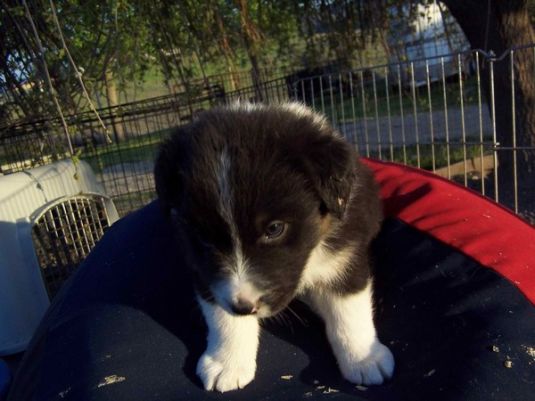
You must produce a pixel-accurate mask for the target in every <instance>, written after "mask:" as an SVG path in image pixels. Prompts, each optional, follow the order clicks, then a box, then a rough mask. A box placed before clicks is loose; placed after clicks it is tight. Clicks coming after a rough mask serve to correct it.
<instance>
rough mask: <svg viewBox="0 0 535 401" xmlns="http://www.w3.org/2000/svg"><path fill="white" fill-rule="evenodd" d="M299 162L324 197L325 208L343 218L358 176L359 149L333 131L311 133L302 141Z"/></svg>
mask: <svg viewBox="0 0 535 401" xmlns="http://www.w3.org/2000/svg"><path fill="white" fill-rule="evenodd" d="M301 150H302V152H301V157H300V163H301V164H302V165H303V167H304V170H305V172H306V174H307V175H308V177H309V179H310V181H311V182H312V184H313V186H314V189H315V190H316V192H317V193H318V196H319V197H320V199H321V200H322V207H323V208H324V209H325V211H328V212H330V213H332V214H333V215H334V216H336V217H337V218H342V216H343V214H344V212H345V210H346V206H347V204H348V202H349V195H350V193H351V186H352V185H353V181H354V179H355V163H356V157H357V156H356V153H355V151H354V150H353V148H352V146H351V145H350V144H349V143H348V142H346V141H345V140H344V139H342V138H340V137H337V136H334V135H330V134H329V135H314V134H313V135H311V136H310V137H309V140H308V141H306V143H305V144H303V147H302V149H301Z"/></svg>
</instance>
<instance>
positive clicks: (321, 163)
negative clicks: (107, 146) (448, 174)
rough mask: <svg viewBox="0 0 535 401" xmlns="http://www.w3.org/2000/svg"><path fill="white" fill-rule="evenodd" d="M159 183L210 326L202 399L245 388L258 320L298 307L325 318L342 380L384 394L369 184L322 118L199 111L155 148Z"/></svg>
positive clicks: (293, 108)
mask: <svg viewBox="0 0 535 401" xmlns="http://www.w3.org/2000/svg"><path fill="white" fill-rule="evenodd" d="M155 178H156V189H157V192H158V196H159V198H160V200H161V202H162V204H163V206H164V208H165V210H166V211H167V212H168V213H169V215H170V217H171V219H172V220H173V223H174V227H175V230H176V232H177V238H178V240H180V241H184V242H185V243H187V244H188V246H187V247H186V248H187V249H189V250H190V251H191V252H189V255H188V257H189V264H190V265H191V267H192V268H193V269H194V275H195V277H196V286H197V294H198V301H199V304H200V306H201V309H202V312H203V314H204V317H205V319H206V323H207V326H208V339H207V342H208V344H207V348H206V351H205V353H204V354H203V355H202V357H201V359H200V360H199V362H198V365H197V374H198V375H199V377H200V378H201V380H202V381H203V384H204V386H205V388H206V389H207V390H218V391H222V392H223V391H228V390H233V389H237V388H242V387H244V386H245V385H247V384H248V383H249V382H251V380H253V378H254V376H255V371H256V355H257V349H258V337H259V324H258V319H261V318H265V317H269V316H272V315H274V314H276V313H278V312H280V311H281V310H282V309H284V308H285V307H286V306H287V305H288V303H289V302H290V301H291V300H292V299H294V298H295V297H300V298H301V299H303V300H304V301H305V302H307V303H308V304H309V305H310V306H311V307H312V308H313V309H314V310H315V311H316V312H317V313H318V314H319V315H321V317H322V318H323V319H324V321H325V324H326V330H327V335H328V338H329V341H330V343H331V346H332V349H333V352H334V354H335V356H336V359H337V361H338V365H339V367H340V370H341V372H342V374H343V376H344V377H345V378H346V379H347V380H349V381H351V382H353V383H357V384H365V385H371V384H380V383H382V382H383V381H384V380H385V379H386V378H389V377H390V376H391V375H392V372H393V369H394V359H393V356H392V354H391V352H390V351H389V349H388V348H387V347H385V346H384V345H383V344H381V342H379V340H378V339H377V335H376V332H375V327H374V322H373V306H372V277H371V273H370V267H369V245H370V241H371V240H372V239H373V237H374V236H375V235H376V234H377V232H378V230H379V227H380V223H381V219H382V215H381V206H380V202H379V199H378V195H377V189H376V185H375V183H374V181H373V178H372V176H371V173H370V172H369V171H368V170H367V169H366V168H365V167H364V166H363V165H362V164H360V163H359V162H358V160H357V157H356V155H355V152H354V151H353V148H352V147H351V145H350V144H348V143H347V142H346V141H344V139H342V137H341V136H340V135H339V134H338V133H337V132H336V131H335V130H334V129H333V128H332V127H331V126H330V125H329V124H328V123H327V121H326V120H325V119H324V117H322V116H320V115H318V114H315V113H313V112H312V111H310V110H309V109H307V108H306V107H304V106H302V105H300V104H297V103H289V104H282V105H276V106H264V105H253V104H236V105H234V106H229V107H226V108H217V109H214V110H211V111H208V112H204V113H202V114H201V115H199V117H198V119H197V120H196V121H194V122H192V123H191V124H189V125H187V126H185V127H182V128H180V129H178V130H177V132H175V133H174V134H173V135H172V137H171V138H170V139H169V140H168V141H167V142H165V143H164V144H163V146H162V148H161V150H160V154H159V156H158V159H157V162H156V167H155Z"/></svg>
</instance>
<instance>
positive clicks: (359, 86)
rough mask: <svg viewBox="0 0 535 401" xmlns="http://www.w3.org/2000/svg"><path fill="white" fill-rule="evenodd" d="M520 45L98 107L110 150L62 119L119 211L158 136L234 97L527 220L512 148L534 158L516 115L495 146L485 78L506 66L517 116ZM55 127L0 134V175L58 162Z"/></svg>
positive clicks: (149, 189) (146, 177)
mask: <svg viewBox="0 0 535 401" xmlns="http://www.w3.org/2000/svg"><path fill="white" fill-rule="evenodd" d="M526 49H528V50H529V51H531V53H532V55H533V53H534V51H535V47H534V46H523V47H521V48H517V49H513V50H511V51H509V52H507V53H506V54H504V55H502V56H501V57H495V56H494V55H493V54H487V53H484V52H482V51H470V52H463V53H458V54H453V55H442V56H436V57H432V58H427V59H421V60H412V61H407V62H403V63H398V64H389V65H381V66H372V67H367V68H361V69H358V70H353V71H330V72H329V73H328V74H319V75H316V76H308V77H297V76H296V75H295V74H291V75H287V76H286V77H284V78H280V79H274V80H270V81H264V82H261V83H258V84H257V85H252V86H250V87H247V88H244V89H239V90H236V91H232V92H228V91H227V92H225V91H216V92H212V93H203V94H201V95H200V96H199V97H197V98H196V99H193V100H192V99H184V98H183V97H180V96H179V95H175V96H171V97H169V96H167V97H161V98H156V99H150V100H146V101H142V102H136V103H130V104H126V105H121V106H117V107H114V108H109V109H105V110H101V117H102V119H103V120H104V122H105V124H106V125H107V126H108V127H109V130H110V133H111V139H112V143H111V144H109V143H107V141H106V135H105V133H104V132H102V131H103V130H102V128H101V127H100V125H99V124H98V122H97V121H96V119H95V118H94V117H93V116H92V115H91V114H88V113H85V114H81V115H77V116H70V117H69V119H68V122H69V124H70V125H71V127H74V129H75V131H76V132H75V134H74V135H73V142H74V146H75V148H76V150H77V151H78V152H79V156H77V157H80V158H82V159H84V160H86V161H88V162H89V164H90V165H91V166H92V168H93V169H94V170H95V172H96V173H97V175H98V177H99V179H100V181H101V183H102V184H103V185H104V187H105V189H106V192H107V193H108V195H110V196H111V197H112V198H113V199H114V201H115V203H116V205H117V209H118V211H119V213H120V214H121V215H124V214H126V213H128V212H130V211H132V210H134V209H136V208H138V207H139V206H141V205H143V204H146V203H148V202H149V201H150V200H152V199H153V198H154V197H155V192H154V179H153V177H152V169H153V163H154V157H155V154H156V151H157V148H158V145H159V143H160V142H161V141H162V140H163V139H164V138H165V137H167V136H168V135H169V134H170V133H171V132H172V131H173V130H174V129H175V128H176V127H179V126H181V125H183V124H185V123H187V122H189V121H191V119H193V118H194V117H195V115H196V113H199V112H200V111H202V110H205V109H209V108H211V107H213V106H215V105H218V104H225V103H231V102H234V101H237V100H240V101H251V102H264V103H280V102H285V101H299V102H303V103H305V104H307V105H308V106H310V107H312V108H313V109H315V110H317V111H318V112H322V113H324V114H325V115H326V116H327V117H328V118H329V120H330V121H331V122H332V124H333V125H334V126H335V127H336V128H337V129H338V130H339V131H340V132H341V133H343V135H344V136H345V137H346V138H347V139H348V140H349V141H350V142H351V143H353V144H354V146H355V147H356V149H357V150H358V152H359V153H360V154H361V155H363V156H368V157H375V158H379V159H382V160H390V161H395V162H400V163H404V164H408V165H412V166H416V167H420V168H424V169H427V170H430V171H433V172H435V173H436V174H438V175H441V176H443V177H445V178H448V179H453V180H455V181H456V182H458V183H460V184H461V185H465V186H467V187H470V188H472V189H474V190H476V191H478V192H480V193H482V194H484V195H487V196H490V197H492V198H493V199H495V200H497V201H502V202H503V203H504V204H506V205H507V206H509V207H511V208H513V209H514V210H515V211H516V212H517V213H521V214H523V215H524V216H527V217H528V218H534V210H535V205H534V204H533V203H534V201H535V199H534V198H535V196H533V191H534V189H533V187H535V185H533V187H529V184H526V183H525V182H521V181H520V180H519V177H518V152H519V151H521V150H526V149H527V150H529V151H531V152H534V154H535V148H534V147H533V146H531V145H529V144H528V145H527V146H526V144H524V145H522V146H518V145H517V142H518V141H517V132H518V129H519V127H518V126H517V123H516V118H511V120H512V121H511V122H510V126H511V131H510V132H507V133H506V134H507V135H511V140H510V141H509V143H510V145H507V146H504V145H503V144H500V143H499V141H498V136H499V132H498V127H497V125H496V109H495V105H496V96H498V94H497V93H496V92H495V89H496V88H495V80H496V76H495V73H496V69H497V68H498V67H499V68H500V69H502V70H503V66H504V65H505V64H506V67H507V69H508V71H509V75H508V79H509V80H510V88H511V89H510V92H511V93H508V94H503V93H500V94H499V96H510V99H511V108H512V110H511V115H512V116H515V115H516V114H517V109H518V104H516V100H517V93H516V92H515V90H517V87H518V79H519V78H518V74H517V73H515V67H514V61H515V57H517V53H518V52H519V51H520V50H521V51H527V50H526ZM531 73H532V74H533V73H534V72H533V71H531ZM487 77H488V79H487ZM534 78H535V77H534ZM487 82H488V86H486V83H487ZM58 127H59V124H58V123H57V121H55V120H54V119H48V120H42V121H35V122H31V123H27V124H23V125H18V126H12V127H4V128H2V129H0V169H1V172H3V173H4V174H7V173H10V172H13V171H19V170H21V169H25V168H29V167H32V166H35V165H38V164H43V163H47V162H49V161H51V160H54V159H57V158H63V157H66V156H68V155H67V153H66V146H65V141H64V138H63V137H62V134H61V132H60V130H59V129H58ZM505 154H510V155H511V160H513V166H514V168H513V169H512V175H511V177H506V178H507V180H511V182H512V183H513V186H512V193H511V194H504V193H503V191H499V189H500V188H499V186H500V182H502V185H503V180H501V179H500V174H503V173H504V172H502V171H501V167H500V166H499V161H500V159H501V155H505ZM509 173H510V172H509V171H507V174H509ZM502 178H504V177H502Z"/></svg>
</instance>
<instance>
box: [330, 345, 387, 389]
mask: <svg viewBox="0 0 535 401" xmlns="http://www.w3.org/2000/svg"><path fill="white" fill-rule="evenodd" d="M338 363H339V365H340V370H341V372H342V375H343V376H344V377H345V378H346V379H347V380H349V381H350V382H352V383H355V384H363V385H366V386H369V385H374V384H382V383H383V382H384V381H385V380H387V379H390V378H391V377H392V374H393V373H394V356H393V355H392V352H390V350H389V349H388V348H387V347H386V346H384V345H383V344H381V343H380V342H379V341H378V340H376V341H375V343H374V344H373V345H372V346H371V351H370V353H369V355H368V356H366V357H365V358H363V359H360V360H359V359H358V358H354V359H352V358H340V360H339V361H338Z"/></svg>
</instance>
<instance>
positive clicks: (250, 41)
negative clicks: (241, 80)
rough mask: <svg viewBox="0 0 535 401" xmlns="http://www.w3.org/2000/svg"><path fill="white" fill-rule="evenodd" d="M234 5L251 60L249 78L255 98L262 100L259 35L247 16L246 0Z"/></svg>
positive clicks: (239, 0) (237, 1) (238, 1)
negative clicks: (238, 14) (238, 13)
mask: <svg viewBox="0 0 535 401" xmlns="http://www.w3.org/2000/svg"><path fill="white" fill-rule="evenodd" d="M236 5H237V6H238V9H239V11H240V23H241V34H242V38H243V42H244V45H245V51H246V52H247V56H248V57H249V61H250V62H251V78H252V81H253V86H254V88H255V96H256V100H258V101H263V100H264V96H263V93H262V89H261V86H260V84H261V79H260V63H259V62H258V49H259V47H260V41H261V35H260V33H259V32H258V30H257V28H256V26H255V24H254V22H253V21H252V19H251V18H250V16H249V10H248V6H247V1H246V0H236Z"/></svg>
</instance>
